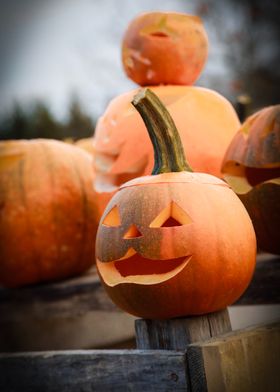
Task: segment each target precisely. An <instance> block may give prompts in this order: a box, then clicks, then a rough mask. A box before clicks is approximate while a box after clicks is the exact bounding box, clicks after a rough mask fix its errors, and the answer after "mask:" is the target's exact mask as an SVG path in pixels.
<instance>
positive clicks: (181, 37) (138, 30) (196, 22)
mask: <svg viewBox="0 0 280 392" xmlns="http://www.w3.org/2000/svg"><path fill="white" fill-rule="evenodd" d="M207 55H208V39H207V34H206V31H205V29H204V27H203V24H202V22H201V19H200V18H199V17H197V16H192V15H187V14H182V13H175V12H147V13H144V14H141V15H138V16H137V17H136V18H134V19H133V20H132V21H131V23H130V24H129V26H128V28H127V30H126V32H125V34H124V37H123V42H122V61H123V67H124V70H125V72H126V74H127V76H128V77H129V78H131V79H132V80H133V81H134V82H135V83H138V84H139V85H141V86H154V85H159V84H185V85H191V84H193V83H194V82H195V81H196V80H197V79H198V77H199V75H200V73H201V71H202V69H203V66H204V64H205V61H206V59H207Z"/></svg>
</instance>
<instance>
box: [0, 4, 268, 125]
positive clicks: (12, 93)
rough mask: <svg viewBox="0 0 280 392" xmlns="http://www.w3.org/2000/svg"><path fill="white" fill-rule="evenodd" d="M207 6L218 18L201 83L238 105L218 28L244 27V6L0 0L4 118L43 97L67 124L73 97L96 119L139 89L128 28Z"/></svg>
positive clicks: (207, 25)
mask: <svg viewBox="0 0 280 392" xmlns="http://www.w3.org/2000/svg"><path fill="white" fill-rule="evenodd" d="M205 3H207V4H208V9H209V7H210V10H211V13H212V15H215V20H213V19H212V20H211V21H210V19H207V15H206V17H205V19H204V18H203V17H202V19H203V21H204V25H205V28H206V30H207V32H208V36H209V41H210V52H209V58H208V62H207V65H206V67H205V69H204V71H203V74H202V77H201V78H200V79H199V80H198V82H197V84H199V85H204V86H206V87H211V88H214V89H216V90H218V91H219V92H221V93H223V94H225V95H226V96H227V98H229V99H232V100H234V98H235V95H236V92H235V91H234V90H233V89H232V86H231V84H232V81H233V79H234V77H235V75H234V73H233V69H232V68H231V67H230V66H229V64H228V58H227V54H228V50H229V49H228V47H227V45H225V42H224V38H225V37H224V32H223V31H221V29H219V24H220V26H224V25H225V26H226V28H227V32H229V33H234V31H235V30H236V29H239V27H240V26H246V20H247V18H248V15H247V14H246V12H245V9H244V6H243V5H242V2H236V3H235V2H233V1H225V2H224V1H214V0H212V1H211V0H210V1H207V2H204V1H202V0H200V1H199V0H196V1H187V0H165V1H163V0H119V1H117V0H59V1H57V0H45V1H44V0H24V1H19V0H18V1H16V0H0V6H1V12H0V56H1V58H0V116H1V113H2V114H3V113H5V112H6V111H7V110H8V109H9V108H10V107H11V106H12V104H13V102H14V101H15V100H16V101H18V102H19V103H23V104H25V105H28V104H29V103H30V102H32V100H34V99H38V98H39V99H44V101H46V103H47V104H48V105H49V107H50V109H51V111H52V112H53V113H54V114H55V115H56V116H57V117H58V118H61V119H63V118H64V117H65V116H66V113H67V109H68V105H69V102H70V100H71V97H72V96H73V94H75V95H76V96H77V97H78V98H79V100H80V102H81V104H82V105H83V107H84V109H85V111H86V112H87V113H88V114H90V115H91V116H92V117H95V118H96V117H98V116H99V115H100V114H101V113H102V112H103V110H104V109H105V106H106V104H107V103H108V101H109V100H110V99H111V98H113V97H114V96H116V95H118V94H120V93H122V92H125V91H127V90H130V89H132V88H134V87H135V86H136V85H135V84H134V83H133V82H131V81H129V80H128V79H127V77H126V76H125V74H124V72H123V70H122V66H121V57H120V54H121V51H120V47H121V39H122V35H123V33H124V31H125V29H126V26H127V25H128V23H129V22H130V21H131V20H132V19H133V18H134V17H135V16H136V15H137V14H139V13H140V12H145V11H149V10H161V11H169V10H172V11H178V12H187V13H190V14H196V13H197V10H198V9H201V7H203V6H205ZM209 5H210V6H209ZM233 15H234V17H233ZM210 22H211V23H210ZM266 30H267V29H266ZM264 34H267V35H268V37H267V38H268V40H267V41H268V44H267V45H266V46H265V48H264V51H265V50H266V53H265V58H267V55H269V53H272V49H271V43H269V31H268V32H267V31H266V32H264ZM261 59H262V56H261V55H260V56H259V61H261Z"/></svg>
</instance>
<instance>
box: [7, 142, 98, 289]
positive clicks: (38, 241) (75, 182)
mask: <svg viewBox="0 0 280 392" xmlns="http://www.w3.org/2000/svg"><path fill="white" fill-rule="evenodd" d="M92 183H93V168H92V157H91V155H90V154H88V153H86V152H85V151H82V150H81V149H80V148H77V147H75V146H73V145H70V144H67V143H64V142H59V141H55V140H43V139H34V140H30V141H28V140H17V141H2V142H0V285H4V286H7V287H16V286H22V285H26V284H34V283H39V282H42V281H51V280H58V279H63V278H67V277H69V276H74V275H77V274H80V273H81V272H83V271H85V270H86V269H88V268H89V267H90V266H91V265H93V264H94V262H95V257H94V236H95V233H96V230H97V226H98V218H97V215H96V208H95V195H94V190H93V188H92Z"/></svg>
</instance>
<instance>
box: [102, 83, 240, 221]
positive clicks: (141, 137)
mask: <svg viewBox="0 0 280 392" xmlns="http://www.w3.org/2000/svg"><path fill="white" fill-rule="evenodd" d="M151 90H152V91H153V92H154V93H155V94H156V95H157V96H158V97H159V98H160V100H161V101H162V102H163V104H164V105H165V106H166V107H167V109H168V111H169V112H170V114H171V116H172V117H173V119H174V122H175V124H176V127H177V129H178V131H179V133H180V137H181V139H182V142H183V146H184V149H185V151H186V154H187V156H188V159H189V162H190V164H191V166H192V167H193V170H194V171H200V172H204V173H209V174H213V175H215V176H218V177H221V176H222V174H221V170H220V169H221V164H222V160H223V157H224V154H225V151H226V149H227V147H228V145H229V143H230V141H231V140H232V138H233V136H234V135H235V133H236V132H237V131H238V129H239V127H240V122H239V120H238V118H237V115H236V113H235V111H234V109H233V107H232V105H231V104H230V103H229V102H228V101H227V100H226V99H225V98H224V97H223V96H221V95H220V94H218V93H217V92H215V91H212V90H209V89H206V88H202V87H193V86H157V87H151ZM136 91H137V90H132V91H130V92H128V93H125V94H122V95H120V96H118V97H116V98H115V99H113V100H112V101H111V102H110V104H109V106H108V107H107V109H106V111H105V112H104V115H103V116H101V117H100V118H99V120H98V123H97V127H96V131H95V135H94V160H95V172H96V177H95V182H94V187H95V191H96V192H97V198H98V205H99V208H100V213H101V214H102V213H103V211H104V208H105V206H106V205H107V203H108V201H109V200H110V198H111V197H112V195H113V194H114V192H115V191H116V190H118V188H119V186H121V185H122V184H123V183H124V182H125V181H128V180H131V179H133V178H135V177H137V176H143V175H147V174H149V173H151V170H152V167H153V156H154V154H153V149H152V145H151V143H150V142H149V137H148V134H147V132H146V130H145V126H144V123H143V121H142V120H141V117H140V115H139V113H138V112H137V111H136V110H135V108H134V107H133V106H132V105H131V100H132V98H133V97H134V95H135V94H136Z"/></svg>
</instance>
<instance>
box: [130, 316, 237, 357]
mask: <svg viewBox="0 0 280 392" xmlns="http://www.w3.org/2000/svg"><path fill="white" fill-rule="evenodd" d="M135 331H136V344H137V347H138V348H139V349H146V350H149V349H155V350H156V349H161V350H165V349H166V350H185V349H186V348H187V346H188V345H189V344H190V343H194V342H197V341H200V340H206V339H209V338H211V337H212V336H216V335H219V334H221V333H226V332H229V331H231V326H230V320H229V315H228V310H227V309H225V310H223V311H221V312H216V313H212V314H209V315H203V316H195V317H184V318H178V319H170V320H144V319H139V320H136V321H135Z"/></svg>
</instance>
